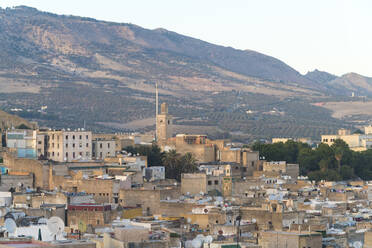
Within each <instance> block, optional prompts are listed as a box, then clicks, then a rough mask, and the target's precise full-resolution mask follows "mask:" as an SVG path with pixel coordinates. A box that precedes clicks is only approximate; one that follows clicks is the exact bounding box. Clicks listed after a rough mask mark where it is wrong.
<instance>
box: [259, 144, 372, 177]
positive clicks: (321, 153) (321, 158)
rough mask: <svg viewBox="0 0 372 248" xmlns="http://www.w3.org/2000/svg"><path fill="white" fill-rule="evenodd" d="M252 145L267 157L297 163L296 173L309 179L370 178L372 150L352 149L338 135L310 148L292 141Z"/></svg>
mask: <svg viewBox="0 0 372 248" xmlns="http://www.w3.org/2000/svg"><path fill="white" fill-rule="evenodd" d="M252 149H253V150H256V151H259V152H260V156H263V157H264V158H265V159H266V160H268V161H287V162H288V163H298V164H299V165H300V174H301V175H306V176H308V177H309V178H310V179H312V180H321V179H326V180H348V179H352V178H355V177H360V178H362V179H364V180H371V179H372V150H367V151H363V152H354V151H352V150H350V148H349V147H348V145H347V144H346V143H345V142H344V141H343V140H340V139H339V140H336V141H335V142H334V144H333V145H332V146H328V145H327V144H323V143H322V144H320V145H319V146H318V147H317V148H314V149H313V148H311V147H310V146H309V145H307V144H304V143H300V142H294V141H287V142H286V143H274V144H263V143H255V144H253V146H252Z"/></svg>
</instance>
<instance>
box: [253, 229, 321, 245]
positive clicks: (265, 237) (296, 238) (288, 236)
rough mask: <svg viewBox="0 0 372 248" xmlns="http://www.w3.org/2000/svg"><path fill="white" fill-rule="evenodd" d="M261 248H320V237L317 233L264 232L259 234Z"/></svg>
mask: <svg viewBox="0 0 372 248" xmlns="http://www.w3.org/2000/svg"><path fill="white" fill-rule="evenodd" d="M259 245H261V247H262V248H287V247H293V248H303V247H306V248H318V247H322V235H321V234H320V233H317V232H306V231H304V232H281V231H266V232H261V233H260V239H259Z"/></svg>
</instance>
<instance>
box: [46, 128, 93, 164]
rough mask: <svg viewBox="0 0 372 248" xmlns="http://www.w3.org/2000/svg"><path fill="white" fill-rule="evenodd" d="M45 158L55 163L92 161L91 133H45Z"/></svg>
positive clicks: (79, 131)
mask: <svg viewBox="0 0 372 248" xmlns="http://www.w3.org/2000/svg"><path fill="white" fill-rule="evenodd" d="M42 134H44V135H45V136H46V142H47V145H46V157H47V158H48V159H51V160H53V161H57V162H71V161H74V160H91V159H92V132H90V131H81V130H78V131H64V130H59V131H45V132H42Z"/></svg>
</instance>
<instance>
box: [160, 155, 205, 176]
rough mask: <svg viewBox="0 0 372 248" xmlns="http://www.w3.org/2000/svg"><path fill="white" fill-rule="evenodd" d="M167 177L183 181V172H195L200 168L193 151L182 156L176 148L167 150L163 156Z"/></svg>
mask: <svg viewBox="0 0 372 248" xmlns="http://www.w3.org/2000/svg"><path fill="white" fill-rule="evenodd" d="M163 164H164V166H165V177H166V178H170V179H176V180H177V181H181V175H182V173H193V172H196V171H197V170H198V167H197V165H196V159H195V158H194V156H193V155H192V153H186V154H185V155H183V156H181V155H180V154H179V153H177V152H176V150H170V151H169V152H166V153H165V154H164V157H163Z"/></svg>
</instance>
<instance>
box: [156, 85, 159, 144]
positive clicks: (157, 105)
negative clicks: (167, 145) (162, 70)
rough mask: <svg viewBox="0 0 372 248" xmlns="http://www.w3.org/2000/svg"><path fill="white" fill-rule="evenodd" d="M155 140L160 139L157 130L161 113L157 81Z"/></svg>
mask: <svg viewBox="0 0 372 248" xmlns="http://www.w3.org/2000/svg"><path fill="white" fill-rule="evenodd" d="M155 105H156V106H155V141H158V137H157V133H156V132H157V130H158V114H159V91H158V83H155Z"/></svg>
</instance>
